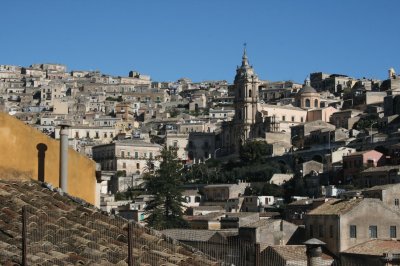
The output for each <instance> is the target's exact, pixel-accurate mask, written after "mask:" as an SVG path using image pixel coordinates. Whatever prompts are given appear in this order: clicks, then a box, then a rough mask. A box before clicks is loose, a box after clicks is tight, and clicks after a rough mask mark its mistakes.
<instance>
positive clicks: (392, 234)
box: [389, 225, 397, 238]
mask: <svg viewBox="0 0 400 266" xmlns="http://www.w3.org/2000/svg"><path fill="white" fill-rule="evenodd" d="M389 234H390V238H397V228H396V226H395V225H391V226H390V229H389Z"/></svg>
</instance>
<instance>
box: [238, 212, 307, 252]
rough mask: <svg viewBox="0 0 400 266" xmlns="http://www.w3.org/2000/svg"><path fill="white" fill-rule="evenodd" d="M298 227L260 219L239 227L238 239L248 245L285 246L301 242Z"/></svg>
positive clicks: (283, 221)
mask: <svg viewBox="0 0 400 266" xmlns="http://www.w3.org/2000/svg"><path fill="white" fill-rule="evenodd" d="M298 229H299V228H298V226H297V225H295V224H292V223H289V222H287V221H285V220H281V219H260V220H258V221H255V222H252V223H250V224H247V225H244V226H241V227H239V239H240V240H241V241H247V242H250V243H253V244H254V243H262V244H264V245H265V244H267V245H271V246H272V245H287V244H294V243H300V242H302V241H303V239H302V232H300V230H298Z"/></svg>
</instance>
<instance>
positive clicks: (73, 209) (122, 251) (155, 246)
mask: <svg viewBox="0 0 400 266" xmlns="http://www.w3.org/2000/svg"><path fill="white" fill-rule="evenodd" d="M23 206H27V207H26V208H27V212H28V217H27V231H28V255H27V258H28V262H29V264H30V265H71V264H73V265H77V264H85V265H126V261H127V257H128V245H127V242H128V237H127V221H126V220H124V219H123V218H120V217H116V216H109V215H105V214H103V213H102V212H100V211H98V210H97V209H95V208H94V207H92V206H90V205H87V204H85V202H84V201H81V200H79V199H75V198H71V197H66V196H62V195H60V194H59V193H58V192H57V191H52V190H51V189H50V188H49V186H45V185H44V184H42V183H39V182H36V181H30V182H29V181H28V182H27V181H18V182H17V181H13V182H10V181H4V180H1V179H0V265H9V264H10V263H11V264H10V265H12V264H13V263H14V264H21V263H22V261H21V253H22V252H21V247H22V243H21V242H22V239H21V234H22V233H21V232H22V222H21V220H22V219H21V215H22V207H23ZM133 233H134V243H133V244H134V249H133V251H134V252H133V253H134V256H136V257H135V260H136V261H137V260H138V257H139V256H140V257H141V261H142V262H141V263H142V264H141V265H161V264H164V265H216V262H214V261H212V260H210V259H209V258H208V257H205V256H204V255H198V254H196V253H194V252H193V251H192V250H191V249H188V248H186V246H182V245H181V244H180V243H179V242H177V241H176V240H174V241H172V240H168V239H167V238H166V237H164V236H162V234H161V233H159V232H157V231H153V230H149V229H147V228H144V227H142V226H140V225H137V224H134V231H133ZM146 263H147V264H146ZM199 263H200V264H199Z"/></svg>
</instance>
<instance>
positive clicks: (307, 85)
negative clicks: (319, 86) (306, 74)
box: [298, 79, 318, 95]
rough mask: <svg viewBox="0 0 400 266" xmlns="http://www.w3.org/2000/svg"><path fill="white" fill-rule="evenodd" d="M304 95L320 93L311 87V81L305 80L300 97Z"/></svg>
mask: <svg viewBox="0 0 400 266" xmlns="http://www.w3.org/2000/svg"><path fill="white" fill-rule="evenodd" d="M304 93H318V92H317V91H316V90H315V89H314V88H313V87H311V85H310V80H309V79H307V80H305V82H304V85H303V87H302V88H301V89H300V90H299V92H298V94H299V95H301V94H304Z"/></svg>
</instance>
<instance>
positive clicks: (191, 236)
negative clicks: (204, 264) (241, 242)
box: [162, 229, 238, 242]
mask: <svg viewBox="0 0 400 266" xmlns="http://www.w3.org/2000/svg"><path fill="white" fill-rule="evenodd" d="M162 233H163V234H165V235H166V236H169V237H171V238H174V239H177V240H179V241H200V242H207V241H209V240H210V239H211V238H212V237H213V236H215V235H217V234H218V235H219V236H220V237H222V238H226V237H229V236H234V235H237V234H238V230H237V229H227V230H195V229H166V230H163V231H162Z"/></svg>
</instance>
